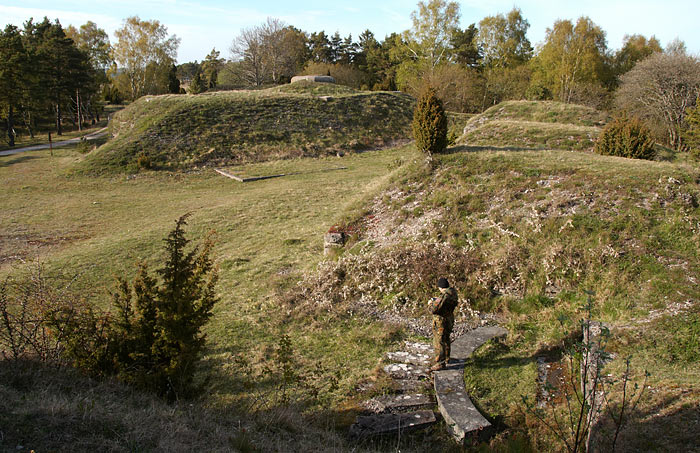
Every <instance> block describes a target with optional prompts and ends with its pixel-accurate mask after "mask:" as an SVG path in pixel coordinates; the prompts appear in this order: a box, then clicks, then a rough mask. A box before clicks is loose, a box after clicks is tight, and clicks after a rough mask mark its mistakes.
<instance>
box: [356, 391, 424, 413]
mask: <svg viewBox="0 0 700 453" xmlns="http://www.w3.org/2000/svg"><path fill="white" fill-rule="evenodd" d="M434 404H435V402H434V401H433V399H432V398H430V396H428V395H427V394H425V393H413V394H404V395H382V396H377V397H376V398H372V399H370V400H367V401H365V402H363V403H362V406H363V407H364V408H365V409H367V410H369V411H370V412H374V413H375V414H381V413H384V412H391V413H396V412H406V411H409V410H411V411H414V410H417V409H427V408H429V407H431V406H433V405H434Z"/></svg>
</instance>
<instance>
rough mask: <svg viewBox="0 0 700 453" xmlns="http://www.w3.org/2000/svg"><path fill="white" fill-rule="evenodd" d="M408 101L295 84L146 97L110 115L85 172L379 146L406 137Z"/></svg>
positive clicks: (397, 95) (400, 96)
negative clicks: (105, 137) (108, 133)
mask: <svg viewBox="0 0 700 453" xmlns="http://www.w3.org/2000/svg"><path fill="white" fill-rule="evenodd" d="M413 104H414V100H413V99H412V98H411V97H409V96H407V95H404V94H400V93H389V92H360V91H355V90H352V89H350V88H347V87H344V86H336V85H330V84H320V83H313V82H301V83H295V84H293V85H286V86H283V87H275V88H270V89H266V90H257V91H229V92H216V93H204V94H200V95H196V96H191V95H164V96H146V97H143V98H141V99H139V100H137V101H136V102H134V103H133V104H131V105H129V106H128V107H127V108H126V109H124V110H123V111H121V112H119V113H118V114H117V115H115V116H114V119H113V120H112V122H111V125H110V131H111V133H112V136H113V138H112V139H111V140H110V141H109V142H107V143H106V144H105V145H104V146H102V147H101V148H100V149H99V150H97V152H95V153H93V154H92V155H90V156H89V157H88V159H87V160H86V162H85V164H84V165H83V166H82V170H83V171H88V172H92V173H102V172H134V171H137V170H138V168H139V163H138V160H139V159H141V165H140V166H141V167H144V166H149V165H150V166H151V167H152V168H156V169H159V168H161V169H175V168H189V167H195V166H201V165H204V164H217V165H219V164H222V163H229V164H231V163H234V164H235V163H245V162H258V161H266V160H273V159H279V158H289V157H299V156H322V155H329V154H335V153H336V152H338V151H351V150H364V149H370V148H377V147H385V146H386V145H387V144H389V143H392V142H394V141H396V140H405V139H408V138H409V137H410V120H411V116H412V110H413Z"/></svg>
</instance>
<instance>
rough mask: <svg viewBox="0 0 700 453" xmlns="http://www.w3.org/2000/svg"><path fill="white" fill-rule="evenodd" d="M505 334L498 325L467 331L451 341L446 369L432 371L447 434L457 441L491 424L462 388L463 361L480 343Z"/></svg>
mask: <svg viewBox="0 0 700 453" xmlns="http://www.w3.org/2000/svg"><path fill="white" fill-rule="evenodd" d="M507 334H508V331H507V330H505V329H503V328H501V327H479V328H477V329H474V330H472V331H470V332H467V333H466V334H464V335H462V336H461V337H459V338H457V339H456V340H455V341H454V342H452V348H451V349H452V350H451V356H452V357H451V360H450V364H449V365H448V367H447V369H446V370H442V371H436V372H434V373H433V379H434V386H435V396H436V398H437V403H438V408H439V409H440V412H441V413H442V416H443V417H444V418H445V422H446V423H447V427H448V429H449V431H450V434H452V436H453V437H454V438H455V440H457V442H459V443H463V442H464V441H465V440H466V439H468V438H473V437H476V436H478V435H479V434H480V433H481V432H482V431H484V430H485V429H487V428H489V427H490V426H491V423H489V421H488V420H486V419H485V418H484V416H483V415H481V414H480V413H479V411H478V410H477V409H476V407H474V404H473V403H472V401H471V399H469V396H468V395H467V392H466V389H465V388H464V362H465V361H466V360H467V359H468V358H469V356H471V354H472V353H473V352H474V351H475V350H476V349H477V348H478V347H479V346H481V345H482V344H484V343H486V342H487V341H489V340H491V339H492V338H497V337H503V336H505V335H507Z"/></svg>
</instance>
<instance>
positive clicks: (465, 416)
mask: <svg viewBox="0 0 700 453" xmlns="http://www.w3.org/2000/svg"><path fill="white" fill-rule="evenodd" d="M433 376H434V379H435V395H436V396H437V401H438V408H439V409H440V413H441V414H442V416H443V417H444V418H445V423H446V424H447V428H448V429H449V431H450V434H452V437H454V438H455V440H456V441H457V442H459V443H463V442H464V440H465V439H466V438H467V436H469V435H471V434H472V433H473V432H475V431H477V432H478V431H481V430H483V429H485V428H488V427H490V426H491V423H489V421H488V420H486V419H485V418H484V416H483V415H481V414H480V413H479V411H478V410H477V409H476V407H474V404H473V403H472V400H471V399H470V398H469V395H467V392H466V390H465V388H464V373H463V372H462V370H444V371H437V372H435V373H433Z"/></svg>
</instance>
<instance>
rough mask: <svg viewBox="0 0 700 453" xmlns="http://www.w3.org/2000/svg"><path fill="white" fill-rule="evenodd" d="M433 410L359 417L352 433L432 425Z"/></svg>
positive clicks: (388, 432)
mask: <svg viewBox="0 0 700 453" xmlns="http://www.w3.org/2000/svg"><path fill="white" fill-rule="evenodd" d="M435 421H436V420H435V414H434V413H433V411H418V412H410V413H407V414H380V415H366V416H360V417H357V419H356V420H355V424H354V425H352V426H351V427H350V435H352V436H355V437H367V436H376V435H381V434H390V433H395V432H397V431H409V430H414V429H418V428H423V427H426V426H430V425H432V424H433V423H435Z"/></svg>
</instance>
